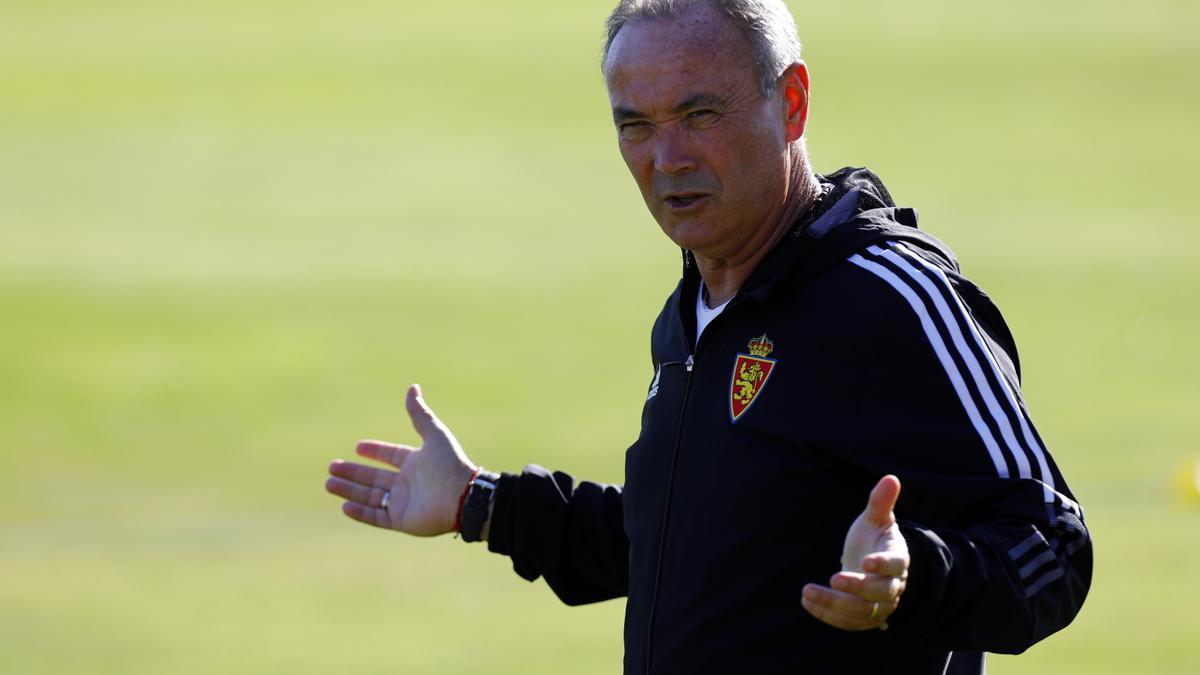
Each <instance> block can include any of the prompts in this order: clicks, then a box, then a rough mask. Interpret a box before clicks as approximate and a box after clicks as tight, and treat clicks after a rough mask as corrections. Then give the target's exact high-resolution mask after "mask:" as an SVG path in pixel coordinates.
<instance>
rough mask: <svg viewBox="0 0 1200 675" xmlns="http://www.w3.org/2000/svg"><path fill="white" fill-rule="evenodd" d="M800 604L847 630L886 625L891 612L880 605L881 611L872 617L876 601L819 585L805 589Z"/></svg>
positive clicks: (817, 615) (824, 620) (808, 586)
mask: <svg viewBox="0 0 1200 675" xmlns="http://www.w3.org/2000/svg"><path fill="white" fill-rule="evenodd" d="M800 604H801V605H802V606H803V607H804V609H805V610H806V611H807V612H808V613H809V614H812V615H813V616H814V617H816V618H817V619H820V620H821V621H823V622H825V623H827V624H829V625H831V626H834V627H835V628H841V629H843V630H870V629H872V628H875V627H877V626H879V625H880V624H882V623H883V621H884V619H885V618H886V617H887V615H888V614H889V613H890V612H888V611H885V610H886V609H887V608H886V607H884V606H883V603H880V607H879V610H878V611H877V612H875V616H873V617H872V616H871V614H872V608H873V607H874V605H875V603H874V602H868V601H866V600H863V599H862V598H857V597H855V596H852V595H848V594H846V593H842V592H840V591H835V590H833V589H831V588H826V587H824V586H820V585H818V584H808V585H806V586H805V587H804V592H803V595H802V596H801V598H800Z"/></svg>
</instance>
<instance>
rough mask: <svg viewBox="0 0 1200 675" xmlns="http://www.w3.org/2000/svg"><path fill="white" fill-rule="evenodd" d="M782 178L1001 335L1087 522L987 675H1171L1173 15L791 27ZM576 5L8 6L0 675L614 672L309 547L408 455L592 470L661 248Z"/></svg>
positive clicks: (1018, 7) (338, 530)
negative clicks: (419, 419) (617, 135)
mask: <svg viewBox="0 0 1200 675" xmlns="http://www.w3.org/2000/svg"><path fill="white" fill-rule="evenodd" d="M791 6H792V8H793V9H794V11H795V12H796V14H797V16H798V19H799V21H798V22H799V25H800V31H801V37H802V38H803V39H804V41H805V49H806V58H807V60H808V61H809V63H810V65H811V67H812V69H813V78H814V109H813V113H812V123H811V125H810V130H809V149H810V151H811V154H812V157H813V160H814V163H815V164H816V166H817V168H818V170H822V171H832V170H835V169H837V168H839V167H841V166H844V165H848V164H856V165H867V166H870V167H872V168H874V169H875V170H876V171H877V172H878V173H880V174H881V175H882V176H883V177H884V179H885V180H886V181H888V184H889V186H890V188H891V190H892V192H893V194H894V195H896V197H897V199H898V201H900V202H902V203H903V204H908V205H914V206H917V207H918V208H920V210H921V213H922V222H923V225H924V226H925V227H926V228H927V229H929V230H931V231H932V232H934V233H935V234H937V235H938V236H939V237H941V238H942V239H944V240H945V241H947V242H948V243H950V244H951V245H952V246H953V247H954V248H955V250H956V251H957V252H958V254H959V256H960V258H961V259H962V261H963V265H964V268H965V270H966V272H967V273H968V274H969V275H970V276H972V277H973V278H974V279H975V280H976V281H977V282H979V283H980V284H981V285H983V286H984V287H985V288H986V289H988V291H989V292H990V293H991V294H992V295H993V296H994V297H995V298H996V299H997V300H998V302H999V304H1000V305H1001V307H1003V308H1004V310H1005V312H1006V314H1007V316H1008V319H1009V321H1010V324H1011V325H1012V327H1013V330H1014V332H1015V333H1016V335H1017V338H1018V342H1019V344H1020V346H1021V349H1022V357H1023V362H1024V366H1025V394H1026V397H1027V399H1028V400H1029V402H1030V405H1031V408H1032V410H1033V413H1034V417H1035V419H1036V420H1037V422H1038V424H1039V427H1040V430H1041V432H1042V435H1043V436H1044V437H1045V439H1046V440H1047V443H1048V444H1049V446H1050V449H1051V451H1052V452H1053V453H1054V455H1055V456H1056V458H1057V459H1058V461H1059V463H1060V465H1061V466H1062V467H1063V469H1064V471H1065V473H1066V474H1067V476H1068V478H1069V479H1070V481H1071V484H1072V486H1073V488H1074V489H1075V492H1076V493H1077V495H1078V496H1079V498H1080V499H1081V501H1082V502H1083V504H1084V505H1085V507H1086V508H1087V511H1088V517H1089V522H1090V525H1091V527H1092V530H1093V533H1094V537H1095V542H1096V556H1097V567H1096V578H1095V583H1094V585H1093V590H1092V594H1091V597H1090V598H1089V600H1088V603H1087V605H1086V606H1085V608H1084V610H1083V613H1082V615H1081V616H1080V618H1079V619H1078V620H1077V621H1076V622H1075V623H1074V624H1073V625H1072V626H1071V627H1070V628H1068V629H1067V630H1066V631H1065V632H1063V633H1062V634H1060V635H1058V636H1055V637H1054V638H1051V639H1050V640H1048V641H1047V642H1045V643H1043V644H1041V645H1038V646H1037V647H1035V648H1034V649H1032V650H1031V651H1030V652H1029V653H1028V654H1027V655H1025V656H1021V657H1017V658H996V659H993V660H992V661H991V670H990V672H992V673H993V674H997V673H998V674H1000V675H1006V674H1007V675H1016V674H1022V675H1025V674H1034V675H1036V674H1049V673H1054V674H1056V675H1061V674H1063V673H1068V674H1071V673H1079V674H1085V673H1086V674H1087V675H1097V674H1113V675H1116V674H1121V675H1125V674H1129V673H1162V674H1168V673H1170V674H1184V673H1194V672H1196V669H1197V668H1198V667H1200V666H1198V665H1197V663H1200V645H1198V644H1197V640H1196V637H1197V636H1198V635H1200V619H1198V618H1197V617H1198V615H1197V609H1196V608H1197V606H1198V605H1200V591H1198V590H1197V589H1198V586H1197V579H1200V537H1198V532H1200V504H1196V503H1192V504H1188V503H1186V502H1185V501H1183V500H1182V499H1180V498H1179V496H1178V494H1176V493H1175V492H1173V489H1174V488H1173V482H1172V481H1173V480H1175V477H1176V476H1177V474H1178V473H1179V471H1181V470H1182V468H1183V467H1184V466H1185V463H1186V462H1188V461H1194V460H1197V459H1200V425H1198V424H1197V422H1196V419H1197V415H1196V411H1197V410H1200V351H1198V350H1197V349H1196V344H1197V341H1198V340H1200V312H1197V310H1196V306H1195V305H1196V302H1197V300H1200V255H1198V254H1197V253H1196V251H1197V250H1198V248H1200V228H1198V227H1197V225H1200V223H1198V222H1197V219H1196V216H1195V214H1196V209H1195V207H1194V205H1193V203H1192V202H1193V200H1194V198H1195V195H1196V187H1195V186H1196V184H1197V179H1198V178H1200V160H1198V158H1200V134H1198V133H1197V132H1196V125H1195V122H1196V115H1197V113H1196V111H1197V110H1198V109H1200V87H1198V86H1197V84H1198V81H1197V77H1196V73H1197V71H1198V69H1200V41H1197V40H1196V38H1195V35H1194V33H1195V28H1196V26H1197V25H1200V5H1198V4H1197V3H1195V2H1192V1H1191V0H1152V1H1149V2H1144V3H1129V2H1114V1H1112V0H1097V1H1093V2H1082V1H1079V0H1069V1H1065V2H1057V3H1040V2H1033V1H1032V0H1015V1H1014V2H1009V3H1002V4H991V5H987V6H986V7H984V6H979V5H977V4H976V3H957V2H950V1H949V0H934V1H931V2H923V3H920V2H919V3H894V2H881V1H877V2H867V3H859V4H857V5H855V6H853V7H852V8H851V7H845V6H839V5H836V3H835V4H833V5H831V4H830V3H802V2H798V1H795V0H793V2H792V3H791ZM608 9H609V2H608V0H605V1H604V2H597V1H594V0H587V1H586V2H562V1H561V0H556V1H551V0H531V1H526V2H520V3H493V2H483V1H481V0H468V1H467V2H465V3H452V4H451V3H446V4H437V3H428V4H427V3H417V2H410V1H405V0H401V1H400V2H383V1H381V0H361V1H356V2H333V1H332V0H293V1H291V2H280V1H275V2H248V3H247V2H232V1H229V0H217V1H215V2H207V3H200V2H182V1H177V0H160V1H158V2H150V1H145V0H143V1H134V0H114V1H110V2H83V1H82V0H76V1H73V2H68V1H61V0H42V1H39V2H34V1H30V0H8V1H7V2H4V3H2V4H0V475H3V477H4V481H3V482H4V489H3V490H0V672H2V673H6V674H7V673H13V674H22V675H23V674H27V673H28V674H34V673H61V672H72V673H103V674H109V673H111V674H122V675H124V674H149V673H154V674H160V673H172V674H175V673H179V674H190V673H206V674H207V673H289V674H301V673H356V674H367V673H462V672H468V669H469V668H472V666H473V665H474V664H479V663H480V662H481V661H486V662H487V663H489V664H490V667H489V669H488V672H494V673H571V674H581V675H582V674H592V673H595V674H600V673H615V672H618V671H619V665H620V659H621V643H620V633H621V616H622V605H621V604H620V603H618V602H609V603H604V604H601V605H598V606H592V607H584V608H566V607H564V606H562V605H560V604H559V603H558V602H557V600H555V598H554V597H553V595H552V594H551V593H550V591H549V590H548V589H547V588H546V587H545V586H544V584H542V583H540V582H539V583H537V584H534V585H530V584H527V583H525V582H523V581H521V580H520V579H519V578H518V577H516V576H515V575H514V574H513V573H512V572H511V571H510V569H509V565H508V562H507V561H506V560H504V559H501V558H499V557H497V556H493V555H491V554H489V553H487V552H486V551H484V550H483V549H482V548H481V547H478V546H476V547H473V548H472V547H468V546H466V545H464V544H463V543H462V542H460V541H457V540H453V539H451V538H449V537H443V538H440V539H436V540H416V539H410V538H407V537H404V536H400V535H396V534H392V533H387V532H382V531H378V530H373V529H369V528H365V527H362V526H359V525H357V524H356V523H353V522H351V521H349V520H347V519H345V518H344V517H343V516H342V515H341V513H340V512H339V510H338V507H337V500H335V499H334V498H332V497H330V496H328V495H326V494H325V493H324V491H323V489H322V483H323V481H324V475H325V465H326V463H327V462H328V461H329V460H330V459H332V458H334V457H338V456H346V455H348V454H350V453H352V448H353V444H354V442H355V440H356V439H358V438H360V437H364V436H373V437H383V438H390V439H394V440H398V441H414V440H415V439H414V436H413V433H412V432H411V429H410V428H409V427H408V424H407V419H406V417H405V415H404V412H403V390H404V387H405V386H406V385H407V384H408V383H409V382H412V381H419V382H421V383H422V384H423V386H424V387H425V390H426V394H427V397H428V399H429V401H430V402H431V403H432V405H433V406H434V407H435V409H436V410H437V411H438V412H439V413H440V414H441V415H442V417H443V418H444V419H445V420H446V421H447V422H448V423H449V424H450V425H451V426H452V428H453V429H455V430H456V432H457V434H458V435H459V438H460V439H461V440H462V442H463V444H464V446H465V447H466V448H467V450H468V452H469V453H470V454H471V455H472V457H473V458H474V459H475V460H476V461H478V462H481V463H483V464H485V465H486V466H488V467H491V468H495V469H502V470H510V471H515V470H519V469H520V468H521V467H522V466H523V465H524V464H525V463H528V462H537V463H540V464H543V465H546V466H550V467H555V468H563V469H566V470H569V471H572V472H574V473H575V474H576V475H580V476H586V477H589V478H593V479H597V480H604V481H619V480H620V479H621V471H622V466H623V452H624V449H625V447H626V445H627V444H628V443H629V442H630V441H631V440H632V438H633V437H634V435H635V434H636V423H637V419H638V412H639V411H640V409H641V404H642V399H643V397H644V392H645V387H646V384H647V382H648V380H649V377H650V375H651V373H650V369H649V359H648V355H647V353H646V347H647V344H648V331H649V324H650V322H651V320H652V319H653V317H654V315H655V313H656V312H657V309H658V308H659V307H660V306H661V302H662V299H663V297H664V296H665V294H666V293H668V292H669V291H670V289H671V288H672V287H673V285H674V282H675V278H676V275H677V274H678V263H677V261H678V254H677V252H676V251H675V250H674V249H673V248H672V246H671V245H670V243H669V242H668V241H667V240H666V239H665V238H664V237H663V236H662V235H661V233H660V232H659V231H658V229H657V226H656V225H655V224H654V223H653V221H652V220H651V219H650V217H649V216H648V214H646V213H645V210H644V207H643V206H642V204H641V200H640V197H639V196H638V194H637V192H636V189H635V188H634V186H633V183H632V181H631V180H630V179H629V177H628V176H627V175H626V173H625V168H624V165H623V164H622V162H621V160H620V157H619V156H618V154H617V152H616V147H615V143H614V138H613V132H612V129H611V123H610V122H609V120H608V112H607V107H606V103H607V99H606V97H605V94H604V91H603V86H602V80H601V78H600V75H599V72H598V66H597V62H598V50H599V33H600V24H601V21H602V20H603V18H604V16H605V14H606V12H607V10H608Z"/></svg>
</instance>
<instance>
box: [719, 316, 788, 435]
mask: <svg viewBox="0 0 1200 675" xmlns="http://www.w3.org/2000/svg"><path fill="white" fill-rule="evenodd" d="M749 349H750V353H749V354H738V355H737V359H735V360H734V362H733V375H732V376H731V377H730V378H729V419H730V420H731V421H733V422H736V421H738V418H740V417H741V416H742V415H745V414H746V411H747V410H749V409H750V405H751V404H752V403H754V402H755V401H756V400H758V396H759V394H761V393H762V390H763V389H764V388H766V386H767V381H768V380H770V379H771V372H772V371H773V370H775V364H776V363H777V359H768V358H767V356H768V355H770V353H771V351H772V350H774V349H775V343H774V342H771V340H769V339H768V338H767V335H766V333H763V334H762V335H760V336H758V337H756V338H754V339H753V340H751V341H750V344H749Z"/></svg>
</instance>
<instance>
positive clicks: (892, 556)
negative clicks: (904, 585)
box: [863, 553, 910, 579]
mask: <svg viewBox="0 0 1200 675" xmlns="http://www.w3.org/2000/svg"><path fill="white" fill-rule="evenodd" d="M909 564H910V559H909V556H908V554H907V553H872V554H871V555H869V556H867V557H865V558H863V571H865V572H870V573H871V574H877V575H879V576H883V577H898V578H902V579H907V578H908V566H909Z"/></svg>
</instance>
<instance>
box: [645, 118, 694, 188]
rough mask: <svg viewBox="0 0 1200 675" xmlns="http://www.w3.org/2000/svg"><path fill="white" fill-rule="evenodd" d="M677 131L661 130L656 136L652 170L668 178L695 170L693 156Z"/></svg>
mask: <svg viewBox="0 0 1200 675" xmlns="http://www.w3.org/2000/svg"><path fill="white" fill-rule="evenodd" d="M685 135H686V134H684V133H681V131H680V130H679V129H663V130H661V131H660V133H659V134H658V135H657V138H656V140H657V144H656V145H655V148H654V170H655V171H657V172H658V173H661V174H666V175H668V176H678V175H681V174H684V173H687V172H688V171H692V170H694V169H695V168H696V159H695V155H694V154H693V152H692V149H691V146H690V144H689V143H688V141H687V139H686V138H685Z"/></svg>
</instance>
